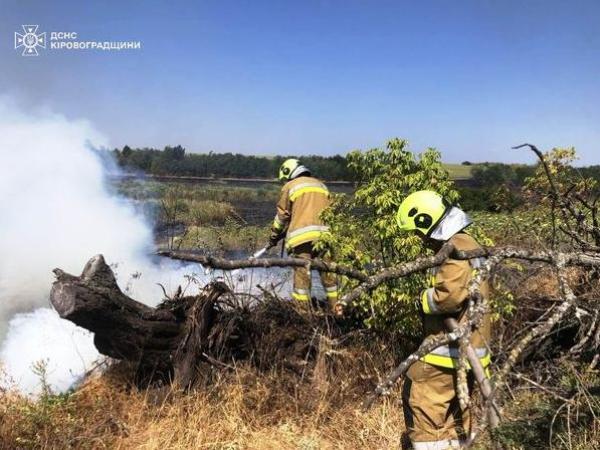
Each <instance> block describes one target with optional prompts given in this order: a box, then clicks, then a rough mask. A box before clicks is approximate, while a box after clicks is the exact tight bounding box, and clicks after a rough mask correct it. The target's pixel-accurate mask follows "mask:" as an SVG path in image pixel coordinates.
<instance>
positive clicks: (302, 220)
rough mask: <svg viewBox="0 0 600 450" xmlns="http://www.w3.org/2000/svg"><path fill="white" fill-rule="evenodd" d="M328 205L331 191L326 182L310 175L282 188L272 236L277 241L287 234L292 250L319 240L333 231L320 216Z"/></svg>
mask: <svg viewBox="0 0 600 450" xmlns="http://www.w3.org/2000/svg"><path fill="white" fill-rule="evenodd" d="M328 206H329V190H328V189H327V186H325V184H324V183H323V182H321V181H319V180H318V179H316V178H313V177H306V176H300V177H298V178H295V179H293V180H291V181H288V182H287V183H286V184H285V185H284V186H283V187H282V188H281V194H280V196H279V201H278V202H277V214H276V215H275V220H274V221H273V225H272V226H271V236H272V237H273V238H277V237H280V236H281V235H283V234H284V233H285V232H286V231H287V236H286V247H287V248H288V249H289V248H294V247H297V246H298V245H300V244H304V243H306V242H313V241H316V240H318V239H319V238H320V237H321V235H322V234H323V233H326V232H328V231H329V227H327V226H325V225H324V224H323V221H322V220H321V218H320V217H319V216H320V214H321V212H323V210H324V209H325V208H327V207H328Z"/></svg>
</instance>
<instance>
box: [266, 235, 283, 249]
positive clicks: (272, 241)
mask: <svg viewBox="0 0 600 450" xmlns="http://www.w3.org/2000/svg"><path fill="white" fill-rule="evenodd" d="M280 240H281V236H271V237H270V238H269V245H268V246H267V248H273V247H275V246H276V245H277V243H278V242H279V241H280Z"/></svg>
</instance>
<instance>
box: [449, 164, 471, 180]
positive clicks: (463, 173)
mask: <svg viewBox="0 0 600 450" xmlns="http://www.w3.org/2000/svg"><path fill="white" fill-rule="evenodd" d="M473 167H474V166H465V165H462V164H444V168H445V169H446V170H447V171H448V173H449V174H450V177H451V178H452V179H453V180H468V179H469V178H471V172H472V170H473Z"/></svg>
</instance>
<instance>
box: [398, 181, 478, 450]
mask: <svg viewBox="0 0 600 450" xmlns="http://www.w3.org/2000/svg"><path fill="white" fill-rule="evenodd" d="M396 219H397V222H398V225H399V227H400V229H401V230H402V231H415V232H417V234H418V235H419V236H421V238H422V239H423V241H424V244H425V246H426V247H428V248H430V249H432V250H434V251H438V250H439V249H440V248H441V247H442V245H443V244H444V243H445V242H450V243H451V244H453V245H454V247H455V248H456V249H457V250H464V251H467V250H474V249H478V248H480V245H479V244H478V243H477V241H476V240H475V239H474V238H473V237H472V236H471V235H469V234H468V233H467V232H466V231H465V229H466V228H467V227H468V226H469V225H470V224H471V223H472V221H471V219H470V218H469V216H468V215H467V214H466V213H465V212H464V211H462V210H461V209H460V208H458V207H456V206H452V205H450V204H449V203H448V202H447V201H446V200H444V199H443V198H442V196H440V195H439V194H437V193H436V192H433V191H418V192H414V193H412V194H410V195H409V196H408V197H407V198H406V199H405V200H404V201H403V202H402V203H401V205H400V207H399V209H398V213H397V216H396ZM482 263H483V260H482V259H472V260H456V259H452V258H448V259H446V260H445V261H444V263H443V264H442V265H441V266H439V267H437V268H434V269H433V270H432V271H431V274H430V275H431V277H430V281H429V287H428V288H427V289H425V290H424V291H423V292H422V294H421V296H420V299H419V309H420V311H421V313H422V314H421V317H422V320H423V330H424V334H425V337H428V336H431V335H435V334H439V333H442V332H444V331H446V330H445V326H444V318H446V317H448V316H451V317H455V318H456V319H457V320H458V321H459V323H461V322H464V320H466V318H465V317H464V311H465V307H466V305H467V303H468V291H467V288H468V284H469V281H470V280H471V279H472V277H473V275H474V274H475V273H476V271H477V270H478V269H479V268H480V267H481V264H482ZM488 291H489V287H488V285H487V282H484V283H482V285H481V293H482V295H483V296H484V297H487V295H488ZM489 338H490V317H489V315H488V316H485V317H484V319H483V323H482V325H481V326H480V327H479V329H477V330H474V332H473V334H472V337H471V345H472V346H473V348H474V349H475V352H476V354H477V356H478V358H479V359H480V361H481V363H482V366H483V367H484V368H486V372H487V370H488V369H487V366H488V365H489V363H490V353H489V351H488V346H487V343H488V341H489ZM458 354H459V350H458V346H457V344H456V343H451V344H450V345H445V346H442V347H438V348H437V349H435V350H433V351H432V352H431V353H429V354H427V355H425V356H423V357H422V358H421V360H420V361H417V362H415V363H414V364H413V365H412V366H411V367H410V369H409V370H408V372H407V374H406V377H405V380H404V384H403V389H402V399H403V402H402V403H403V410H404V417H405V423H406V430H407V433H406V435H407V436H408V438H409V439H410V441H411V443H412V446H413V448H414V449H415V450H425V449H427V450H431V449H447V448H459V447H460V446H461V445H462V444H464V442H465V441H466V440H467V439H468V438H469V437H470V435H471V433H472V424H471V421H470V411H469V409H468V408H467V409H464V410H463V409H461V408H460V406H459V401H458V397H457V393H456V389H455V386H456V368H457V366H458ZM469 378H470V379H472V375H471V374H470V373H469ZM471 383H472V381H471Z"/></svg>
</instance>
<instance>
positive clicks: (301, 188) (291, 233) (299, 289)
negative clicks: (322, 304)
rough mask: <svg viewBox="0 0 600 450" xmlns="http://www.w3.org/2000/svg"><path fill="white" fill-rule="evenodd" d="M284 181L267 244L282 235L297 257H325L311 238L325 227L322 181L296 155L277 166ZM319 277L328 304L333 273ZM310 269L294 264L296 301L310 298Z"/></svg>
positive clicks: (334, 295)
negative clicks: (279, 166) (317, 249)
mask: <svg viewBox="0 0 600 450" xmlns="http://www.w3.org/2000/svg"><path fill="white" fill-rule="evenodd" d="M279 180H280V181H282V182H284V185H283V187H282V188H281V194H280V196H279V201H278V202H277V214H276V215H275V220H274V221H273V225H272V226H271V237H270V245H271V246H275V245H277V243H278V242H279V241H280V240H281V239H283V238H284V237H285V246H286V249H287V251H288V253H289V254H290V255H291V256H293V257H297V258H317V257H318V258H321V259H323V260H324V261H327V260H328V258H327V257H326V256H325V255H324V254H323V253H322V252H318V251H316V250H315V249H314V246H313V244H314V242H315V241H317V240H318V239H319V238H320V237H321V236H322V235H323V233H327V232H328V231H329V228H328V227H327V226H326V225H325V224H324V223H323V222H322V220H321V218H320V215H321V212H323V210H324V209H325V208H327V206H329V191H328V190H327V186H325V184H324V183H323V182H322V181H320V180H318V179H316V178H314V177H313V176H311V173H310V170H309V169H308V168H306V167H305V166H303V165H302V164H301V163H300V161H298V160H297V159H288V160H286V161H284V163H283V164H282V165H281V168H280V169H279ZM320 275H321V281H322V283H323V287H324V289H325V294H326V295H327V300H328V302H329V305H330V307H331V308H333V305H335V303H336V302H337V300H338V288H337V279H336V276H335V275H334V274H331V273H324V272H323V273H321V274H320ZM310 288H311V279H310V273H309V272H308V271H307V270H306V269H305V268H304V267H296V268H294V287H293V291H292V297H293V298H294V299H295V300H298V301H309V300H311V294H310Z"/></svg>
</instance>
